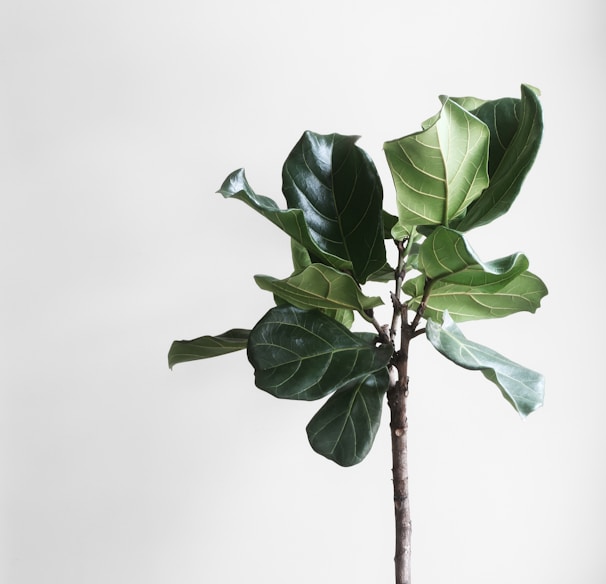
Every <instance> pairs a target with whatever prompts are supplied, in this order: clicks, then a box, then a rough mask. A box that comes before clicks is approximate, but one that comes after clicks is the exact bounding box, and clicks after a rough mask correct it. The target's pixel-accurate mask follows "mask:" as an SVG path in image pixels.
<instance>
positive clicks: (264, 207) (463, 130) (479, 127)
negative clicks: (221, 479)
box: [168, 85, 547, 584]
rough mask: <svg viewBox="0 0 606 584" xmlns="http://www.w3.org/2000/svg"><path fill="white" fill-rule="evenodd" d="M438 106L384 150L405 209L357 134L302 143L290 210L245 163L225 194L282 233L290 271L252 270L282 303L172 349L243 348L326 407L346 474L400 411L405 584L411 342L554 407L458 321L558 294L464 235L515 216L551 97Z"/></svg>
mask: <svg viewBox="0 0 606 584" xmlns="http://www.w3.org/2000/svg"><path fill="white" fill-rule="evenodd" d="M440 99H441V103H442V107H441V109H440V111H439V112H438V113H437V114H436V115H435V116H433V117H432V118H430V119H429V120H427V121H425V122H423V123H422V125H421V130H420V131H418V132H416V133H413V134H410V135H408V136H404V137H403V138H400V139H397V140H391V141H388V142H386V143H385V145H384V151H385V155H386V158H387V163H388V166H389V168H390V170H391V174H392V178H393V183H394V186H395V207H396V209H397V216H394V215H391V214H390V213H388V212H386V211H385V210H384V209H383V187H382V183H381V180H380V178H379V175H378V172H377V169H376V167H375V165H374V163H373V161H372V160H371V159H370V157H369V156H368V154H367V153H366V152H365V151H364V150H362V149H361V148H360V147H359V146H357V144H356V142H357V139H358V138H357V137H356V136H343V135H340V134H329V135H321V134H316V133H314V132H309V131H308V132H305V133H304V134H303V136H302V137H301V139H300V140H299V141H298V142H297V144H296V145H295V147H294V148H293V150H292V151H291V153H290V154H289V155H288V157H287V159H286V162H285V163H284V166H283V169H282V183H283V189H282V190H283V194H284V198H285V200H286V208H283V207H282V206H280V205H279V204H278V203H276V202H275V201H274V200H273V199H271V198H269V197H266V196H264V195H259V194H257V193H255V191H254V190H253V189H252V187H251V186H250V185H249V183H248V181H247V179H246V176H245V174H244V170H237V171H235V172H233V173H232V174H231V175H229V176H228V177H227V179H226V180H225V182H224V183H223V185H222V186H221V188H220V189H219V192H220V193H221V194H222V195H223V196H224V197H225V198H228V199H230V198H234V199H238V200H240V201H242V202H244V203H245V204H247V205H248V206H250V207H251V208H252V209H254V210H255V211H257V212H258V213H260V214H261V215H263V216H264V217H265V218H266V219H268V220H269V221H270V222H271V223H273V224H274V225H275V226H276V227H278V228H279V229H280V230H282V231H283V232H284V233H285V235H286V237H285V243H286V244H289V245H290V246H291V253H292V263H293V266H292V272H291V273H290V274H282V275H280V276H278V277H275V276H270V275H256V276H255V282H256V283H257V285H258V286H259V287H260V288H261V289H263V290H266V291H268V292H270V293H271V295H272V298H273V304H274V306H273V307H272V308H270V309H269V310H268V311H267V313H266V314H265V315H263V316H262V317H261V318H260V319H259V321H258V322H257V324H256V325H255V326H254V327H253V328H252V330H246V329H232V330H228V331H226V332H224V333H222V334H218V335H216V336H210V335H206V336H202V337H200V338H197V339H194V340H190V341H174V342H173V344H172V346H171V348H170V351H169V354H168V362H169V366H170V367H171V368H172V367H173V366H174V365H175V364H177V363H183V362H185V361H192V360H196V359H206V358H209V357H216V356H219V355H223V354H227V353H231V352H234V351H239V350H246V353H247V356H248V360H249V362H250V364H251V365H252V367H253V369H254V378H255V384H256V386H257V387H258V388H259V389H261V390H263V391H266V392H268V393H270V394H271V395H273V396H275V397H278V398H282V399H292V400H308V401H309V400H320V399H325V401H324V403H323V405H322V406H321V407H320V408H319V409H318V411H317V413H316V414H315V415H314V416H313V417H312V419H311V420H310V421H309V424H308V425H307V429H306V430H307V436H308V439H309V443H310V445H311V447H312V448H313V449H314V450H315V451H316V452H317V453H318V454H321V455H322V456H324V457H326V458H328V459H330V460H332V461H334V462H335V463H337V464H339V465H341V466H352V465H355V464H358V463H360V462H361V461H362V460H363V459H364V458H365V457H366V456H367V455H368V453H369V452H370V450H371V448H372V445H373V442H374V440H375V437H376V435H377V432H378V430H379V424H380V421H381V416H382V412H383V407H384V405H385V403H387V405H388V407H389V409H390V430H391V442H392V457H393V486H394V508H395V518H396V554H395V581H396V584H410V550H411V547H410V536H411V520H410V509H409V497H408V462H407V452H408V444H407V429H408V419H407V411H406V398H407V396H408V391H409V375H408V374H409V349H410V345H411V343H412V341H413V340H414V339H417V338H422V337H425V338H426V339H427V340H428V341H429V342H430V343H431V345H432V346H433V347H435V349H436V350H437V352H438V353H440V354H441V355H443V356H444V357H446V358H447V359H449V360H450V361H452V362H453V363H455V364H456V365H459V366H460V367H463V368H465V369H470V370H474V371H480V372H481V373H482V374H483V375H484V377H485V378H486V379H487V380H488V381H490V382H492V383H493V384H494V385H495V386H496V388H497V389H498V390H499V391H500V393H501V394H502V395H503V397H504V398H505V399H506V401H507V402H509V404H511V406H513V408H514V409H515V410H516V411H517V412H518V414H520V415H521V416H527V415H528V414H530V413H531V412H533V411H534V410H536V409H537V408H538V407H540V406H541V405H542V403H543V392H544V380H543V376H542V375H541V374H539V373H537V372H535V371H532V370H531V369H528V368H526V367H524V366H522V365H519V364H517V363H514V362H513V361H511V360H509V359H508V358H506V357H504V356H503V355H501V354H499V353H497V352H496V351H494V350H493V349H490V348H488V347H485V346H483V345H481V344H479V343H476V342H474V341H472V340H469V339H468V338H467V337H466V336H465V335H464V334H463V332H462V331H461V329H460V328H459V324H458V323H462V322H464V321H467V320H477V319H493V318H501V317H504V316H508V315H510V314H514V313H517V312H522V311H526V312H531V313H534V312H535V311H536V310H537V308H538V307H539V305H540V302H541V299H542V298H543V297H544V296H545V295H546V294H547V288H546V287H545V284H544V283H543V282H542V281H541V279H540V278H539V277H538V276H536V275H535V274H533V273H532V272H530V271H529V261H528V259H527V258H526V256H525V255H524V254H522V253H512V254H511V255H508V256H506V257H502V258H497V259H493V260H489V261H484V260H482V259H480V256H479V255H478V254H477V253H476V252H475V251H474V249H473V248H472V246H471V244H470V242H469V240H468V236H467V232H468V231H470V230H472V229H473V228H475V227H478V226H481V225H486V224H488V223H490V222H492V221H494V220H495V219H497V218H498V217H500V216H501V215H503V214H504V213H506V212H507V210H508V209H509V208H510V206H511V205H512V203H513V202H514V200H515V199H516V197H517V196H518V194H519V192H520V188H521V186H522V182H523V180H524V178H525V176H526V174H527V173H528V171H529V170H530V168H531V166H532V164H533V162H534V159H535V157H536V155H537V151H538V148H539V144H540V141H541V134H542V130H543V123H542V115H541V105H540V102H539V99H538V91H537V90H536V89H534V88H532V87H530V86H528V85H523V86H522V88H521V97H520V98H509V97H507V98H502V99H496V100H489V101H486V100H481V99H477V98H471V97H463V98H450V97H441V98H440ZM386 242H387V243H386ZM392 251H393V253H392ZM388 256H393V257H392V258H391V259H390V257H388ZM390 262H391V263H390ZM368 282H376V283H383V284H384V285H385V286H387V292H386V294H385V295H384V297H379V296H372V295H369V294H368V293H367V292H366V291H365V290H364V285H365V284H367V283H368ZM375 287H376V286H375ZM384 305H387V307H388V310H389V311H390V312H389V314H390V317H389V320H388V322H383V323H382V322H379V320H378V318H377V316H376V311H375V309H376V308H377V307H380V306H384ZM354 324H355V325H356V327H355V328H356V330H354ZM358 326H361V327H362V328H365V330H357V329H358Z"/></svg>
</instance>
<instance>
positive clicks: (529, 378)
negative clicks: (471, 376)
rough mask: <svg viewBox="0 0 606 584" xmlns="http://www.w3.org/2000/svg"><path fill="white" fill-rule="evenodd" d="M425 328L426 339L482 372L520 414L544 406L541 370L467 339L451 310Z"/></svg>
mask: <svg viewBox="0 0 606 584" xmlns="http://www.w3.org/2000/svg"><path fill="white" fill-rule="evenodd" d="M426 331H427V332H426V334H427V338H428V339H429V341H430V342H431V344H432V345H433V346H434V347H435V348H436V349H437V350H438V351H439V352H440V353H442V355H444V356H445V357H446V358H448V359H450V360H451V361H453V362H454V363H456V364H457V365H460V366H461V367H465V368H466V369H472V370H476V371H481V372H482V373H483V374H484V376H485V377H486V378H487V379H489V380H490V381H492V382H493V383H494V384H496V385H497V387H498V388H499V389H500V390H501V393H502V394H503V397H504V398H505V399H506V400H507V401H508V402H509V403H511V405H513V407H514V408H515V409H516V410H517V411H518V412H519V413H520V415H522V416H527V415H528V414H530V413H532V412H533V411H534V410H536V409H537V408H539V407H540V406H541V405H543V395H544V388H545V381H544V379H543V376H542V375H541V374H540V373H537V372H536V371H532V370H530V369H526V368H525V367H522V366H521V365H518V364H517V363H514V362H513V361H510V360H509V359H507V358H506V357H503V355H500V354H499V353H497V352H496V351H493V350H492V349H489V348H488V347H485V346H483V345H480V344H478V343H474V342H473V341H470V340H468V339H467V338H466V337H465V336H464V335H463V333H462V332H461V330H460V329H459V327H457V325H456V324H455V323H454V322H453V320H452V319H451V318H450V317H449V315H448V313H446V314H444V323H443V324H442V325H441V326H440V325H439V324H437V323H435V322H434V321H433V320H431V319H430V320H428V321H427V329H426Z"/></svg>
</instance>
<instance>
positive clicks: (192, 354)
mask: <svg viewBox="0 0 606 584" xmlns="http://www.w3.org/2000/svg"><path fill="white" fill-rule="evenodd" d="M249 333H250V331H248V330H245V329H231V330H229V331H227V332H225V333H223V334H222V335H217V336H216V337H212V336H208V335H207V336H204V337H200V338H198V339H194V340H192V341H174V342H173V344H172V345H171V347H170V350H169V351H168V366H169V367H170V368H171V369H172V368H173V366H174V365H176V364H177V363H185V362H186V361H195V360H196V359H208V358H210V357H217V356H219V355H225V354H226V353H233V352H234V351H240V350H241V349H246V345H247V343H248V335H249Z"/></svg>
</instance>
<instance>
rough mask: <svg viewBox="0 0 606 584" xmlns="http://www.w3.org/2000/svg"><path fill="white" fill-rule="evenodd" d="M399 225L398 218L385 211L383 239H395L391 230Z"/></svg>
mask: <svg viewBox="0 0 606 584" xmlns="http://www.w3.org/2000/svg"><path fill="white" fill-rule="evenodd" d="M397 223H398V218H397V217H396V216H395V215H392V214H391V213H388V212H387V211H383V238H384V239H393V235H392V233H391V230H392V228H393V227H395V226H396V224H397Z"/></svg>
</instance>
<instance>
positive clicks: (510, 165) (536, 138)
mask: <svg viewBox="0 0 606 584" xmlns="http://www.w3.org/2000/svg"><path fill="white" fill-rule="evenodd" d="M472 113H473V114H474V115H475V116H477V117H478V118H479V119H481V120H482V121H483V122H485V123H486V124H487V125H488V127H489V129H490V157H489V165H488V170H489V176H490V184H489V186H488V188H487V189H486V190H485V191H484V192H483V193H482V195H481V196H480V197H479V198H478V199H477V200H476V201H474V202H473V203H472V204H471V205H470V206H469V208H468V209H467V213H466V214H465V216H464V217H461V218H460V219H459V220H457V221H455V222H454V223H453V224H452V227H455V228H456V229H458V230H459V231H469V230H470V229H473V228H474V227H478V226H480V225H485V224H487V223H490V222H491V221H494V220H495V219H496V218H498V217H500V216H501V215H503V214H504V213H506V212H507V211H508V210H509V208H510V207H511V205H512V203H513V202H514V201H515V199H516V197H517V196H518V194H519V192H520V189H521V188H522V183H523V181H524V179H525V178H526V175H527V174H528V171H529V170H530V168H531V167H532V164H533V163H534V160H535V158H536V156H537V152H538V150H539V146H540V144H541V137H542V135H543V114H542V110H541V103H540V101H539V98H538V95H537V90H536V89H534V88H532V87H530V86H528V85H522V99H521V100H519V99H513V98H504V99H497V100H494V101H487V102H484V103H483V104H482V105H480V106H479V107H478V108H477V109H475V110H473V111H472Z"/></svg>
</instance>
